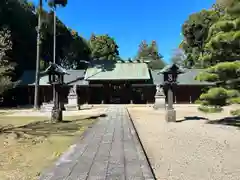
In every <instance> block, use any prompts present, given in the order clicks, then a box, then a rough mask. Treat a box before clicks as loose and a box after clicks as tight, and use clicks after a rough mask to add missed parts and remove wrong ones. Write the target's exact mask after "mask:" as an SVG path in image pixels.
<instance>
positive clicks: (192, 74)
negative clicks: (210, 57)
mask: <svg viewBox="0 0 240 180" xmlns="http://www.w3.org/2000/svg"><path fill="white" fill-rule="evenodd" d="M202 71H203V70H201V69H185V70H184V73H183V74H179V75H178V79H177V81H178V85H214V84H215V83H211V82H206V81H198V80H196V79H195V78H196V76H197V75H198V74H199V73H200V72H202ZM151 74H152V78H153V82H154V84H163V83H164V79H163V74H162V73H161V72H159V71H157V70H154V71H153V70H152V71H151Z"/></svg>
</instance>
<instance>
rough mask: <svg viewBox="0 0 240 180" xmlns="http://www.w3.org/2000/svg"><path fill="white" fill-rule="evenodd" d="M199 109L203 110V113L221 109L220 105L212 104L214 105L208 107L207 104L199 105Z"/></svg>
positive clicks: (216, 111) (215, 111) (217, 111)
mask: <svg viewBox="0 0 240 180" xmlns="http://www.w3.org/2000/svg"><path fill="white" fill-rule="evenodd" d="M198 110H199V111H202V112H205V113H219V112H221V111H222V110H223V108H222V107H218V106H214V107H209V106H199V107H198Z"/></svg>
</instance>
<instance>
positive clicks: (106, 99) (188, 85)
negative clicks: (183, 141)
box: [13, 61, 214, 106]
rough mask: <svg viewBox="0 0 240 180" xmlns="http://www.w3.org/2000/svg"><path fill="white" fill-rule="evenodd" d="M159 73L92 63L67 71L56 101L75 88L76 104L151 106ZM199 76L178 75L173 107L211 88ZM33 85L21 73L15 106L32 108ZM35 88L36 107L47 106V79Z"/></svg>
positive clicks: (142, 66) (136, 65) (133, 65)
mask: <svg viewBox="0 0 240 180" xmlns="http://www.w3.org/2000/svg"><path fill="white" fill-rule="evenodd" d="M159 71H160V70H150V69H148V66H147V64H146V63H142V62H128V61H126V62H113V61H100V62H97V61H96V62H94V64H91V65H89V67H88V68H87V69H84V70H68V73H69V74H68V75H65V77H64V82H65V85H64V86H63V87H62V88H61V93H60V98H61V100H62V101H63V102H64V103H67V96H68V93H69V89H70V88H71V87H72V86H73V85H76V86H77V93H78V96H79V102H80V104H130V103H132V104H152V103H154V100H155V98H154V96H155V93H156V86H157V85H162V84H163V83H164V82H163V74H160V73H159ZM200 72H201V70H200V69H186V70H185V73H183V74H180V75H179V77H178V86H177V88H176V90H175V92H174V103H185V104H186V103H194V101H195V100H196V99H198V98H199V96H200V94H201V93H202V89H203V88H204V87H209V86H213V85H214V84H212V83H209V82H200V81H197V80H195V77H196V76H197V75H198V74H199V73H200ZM34 83H35V71H25V72H24V73H23V76H22V78H21V83H20V85H19V86H18V87H17V88H16V89H15V90H14V91H13V94H14V96H15V101H16V105H19V106H21V105H27V104H29V105H33V104H34ZM39 86H40V87H39V101H40V104H42V103H43V102H50V101H51V100H52V99H53V95H52V94H53V90H52V86H51V85H50V84H49V82H48V77H47V76H41V77H40V81H39Z"/></svg>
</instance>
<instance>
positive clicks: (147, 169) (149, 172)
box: [126, 108, 157, 180]
mask: <svg viewBox="0 0 240 180" xmlns="http://www.w3.org/2000/svg"><path fill="white" fill-rule="evenodd" d="M126 111H127V115H128V117H129V119H130V121H131V122H130V123H131V125H130V126H132V128H133V131H135V132H133V133H134V134H133V136H135V137H136V139H134V141H135V145H136V148H137V150H138V155H139V156H140V159H141V160H143V162H144V165H143V166H142V167H141V168H142V172H143V176H144V177H145V179H146V180H157V179H156V176H155V173H154V171H153V169H152V166H151V163H150V161H149V159H148V157H147V153H146V151H145V149H144V147H143V144H142V142H141V139H140V137H139V134H138V131H137V128H136V127H135V125H134V122H133V120H132V117H131V115H130V113H129V111H128V109H127V108H126Z"/></svg>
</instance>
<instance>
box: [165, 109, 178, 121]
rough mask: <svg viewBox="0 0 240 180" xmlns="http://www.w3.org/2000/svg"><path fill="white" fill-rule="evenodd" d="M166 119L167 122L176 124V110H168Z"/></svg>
mask: <svg viewBox="0 0 240 180" xmlns="http://www.w3.org/2000/svg"><path fill="white" fill-rule="evenodd" d="M165 119H166V121H167V122H176V111H175V110H174V109H167V110H166V115H165Z"/></svg>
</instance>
